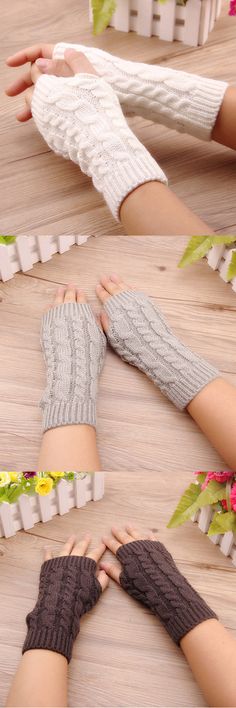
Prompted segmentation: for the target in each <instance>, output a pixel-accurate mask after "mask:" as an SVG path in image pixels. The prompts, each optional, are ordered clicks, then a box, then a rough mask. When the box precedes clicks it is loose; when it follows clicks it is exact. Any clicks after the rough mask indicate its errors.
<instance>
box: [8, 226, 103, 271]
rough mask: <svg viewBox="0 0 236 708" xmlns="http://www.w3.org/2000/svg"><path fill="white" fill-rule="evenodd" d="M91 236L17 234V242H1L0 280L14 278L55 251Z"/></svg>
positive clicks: (59, 251) (46, 259)
mask: <svg viewBox="0 0 236 708" xmlns="http://www.w3.org/2000/svg"><path fill="white" fill-rule="evenodd" d="M88 238H90V236H75V235H73V234H72V235H62V236H17V237H16V241H15V243H12V244H10V245H8V246H5V245H4V244H0V280H3V281H6V280H10V278H13V276H14V275H15V273H17V272H18V271H20V270H22V271H23V272H24V273H25V272H26V271H28V270H31V268H33V266H34V264H35V263H38V262H39V261H40V262H41V263H45V262H46V261H49V260H50V258H52V256H53V255H54V254H55V253H65V251H68V250H69V248H71V246H73V245H74V244H77V245H78V246H80V245H82V244H83V243H86V241H87V240H88Z"/></svg>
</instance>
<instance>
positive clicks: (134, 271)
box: [0, 236, 236, 479]
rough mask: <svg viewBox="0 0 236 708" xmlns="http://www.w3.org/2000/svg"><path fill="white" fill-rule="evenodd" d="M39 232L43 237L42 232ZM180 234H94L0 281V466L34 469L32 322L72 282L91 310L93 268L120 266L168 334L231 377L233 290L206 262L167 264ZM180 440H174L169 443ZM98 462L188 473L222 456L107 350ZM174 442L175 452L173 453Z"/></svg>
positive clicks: (37, 381)
mask: <svg viewBox="0 0 236 708" xmlns="http://www.w3.org/2000/svg"><path fill="white" fill-rule="evenodd" d="M45 238H47V237H46V236H45ZM187 240H188V239H187V238H185V237H178V239H176V238H174V237H166V238H164V237H160V238H158V239H157V238H156V237H155V236H149V237H126V236H120V237H118V236H103V237H99V238H97V239H95V238H91V239H89V240H88V241H87V243H86V244H85V245H83V246H73V247H72V248H71V250H70V251H68V252H67V253H65V254H63V255H59V254H58V255H56V256H54V257H53V259H52V260H50V261H48V262H47V263H45V264H40V263H39V264H37V265H36V266H35V267H34V269H33V270H32V271H29V272H28V273H26V274H22V273H21V274H18V275H16V276H15V278H14V279H13V280H11V281H8V282H7V283H5V284H2V285H1V287H0V296H1V298H2V302H1V303H0V362H1V366H0V430H1V461H0V465H1V468H2V469H4V468H6V469H18V470H20V469H34V467H35V465H36V462H37V456H38V451H39V445H40V438H41V412H40V410H39V407H38V403H39V400H40V397H41V394H42V390H43V388H44V385H45V371H44V364H43V358H42V355H41V351H40V344H39V330H40V319H41V314H42V311H43V309H44V307H45V306H46V305H47V304H48V303H50V301H51V300H52V297H53V293H54V292H55V288H56V286H57V285H58V283H64V284H65V283H67V282H77V283H78V284H79V285H80V286H81V287H83V288H84V289H85V292H86V294H87V295H88V296H89V299H90V302H91V303H92V304H94V306H95V310H96V311H97V312H98V311H99V303H98V300H97V298H96V295H95V292H94V289H95V284H96V282H97V280H98V277H99V274H101V273H102V272H104V271H105V272H106V273H109V272H113V271H114V270H117V272H118V273H119V272H120V273H121V274H122V275H123V277H124V279H126V280H127V282H128V283H134V285H135V286H136V287H137V288H138V289H139V290H140V289H143V290H144V292H146V293H147V294H148V295H150V296H151V297H152V298H153V302H154V303H156V304H159V305H160V307H161V308H162V310H163V312H164V313H165V315H166V316H167V317H168V319H169V321H170V323H171V325H172V326H173V327H174V328H175V331H176V333H177V334H178V335H179V336H180V337H182V338H183V340H184V341H185V342H186V343H187V344H189V345H190V346H191V347H192V348H193V349H194V350H195V351H196V352H197V353H199V354H202V355H203V356H205V357H206V358H207V359H208V360H209V361H211V362H212V363H213V364H216V365H217V366H218V367H219V369H220V370H221V371H222V373H223V374H224V375H226V377H227V378H228V379H229V380H230V381H232V383H236V356H235V311H236V296H235V293H234V292H233V291H232V289H231V287H230V285H226V284H225V283H224V282H223V281H222V280H221V279H220V278H219V275H218V274H217V273H215V272H214V271H212V270H211V269H210V268H209V267H208V265H207V263H206V262H201V263H198V264H195V265H194V266H192V267H189V268H187V269H185V270H181V269H178V268H177V264H178V261H179V259H180V256H181V254H182V253H183V251H184V247H185V244H186V243H187ZM179 440H181V446H180V445H179ZM98 443H99V449H100V453H101V459H102V465H103V469H108V470H128V469H129V470H131V471H133V472H135V470H136V469H137V468H138V469H142V470H146V472H147V474H148V472H149V471H150V470H153V469H157V470H158V472H162V473H164V472H165V473H166V470H168V471H169V472H170V474H171V473H174V474H176V472H177V470H180V469H181V470H182V472H181V474H182V475H183V474H186V479H187V476H188V475H189V470H191V469H194V468H195V469H201V468H202V469H204V468H206V467H208V468H209V469H214V468H215V467H219V466H220V465H222V460H220V458H219V456H218V455H217V453H216V452H215V451H213V450H212V448H211V446H210V444H209V443H208V442H207V441H206V440H205V439H204V436H203V435H202V433H200V432H199V431H198V429H197V427H196V425H195V423H194V422H193V421H192V420H191V419H190V417H189V416H188V415H187V414H186V413H181V412H180V411H177V410H175V408H174V407H173V406H172V404H171V403H170V402H169V401H168V400H167V399H165V398H163V396H162V395H161V393H160V392H159V391H158V390H157V389H156V388H155V387H154V386H153V384H152V383H151V382H150V381H149V380H148V379H147V378H146V377H145V375H144V374H142V373H141V372H139V371H138V370H137V369H135V368H133V367H130V366H129V365H128V364H125V363H124V362H122V361H121V360H120V359H119V357H118V356H117V355H116V354H115V353H114V352H113V351H108V354H107V358H106V363H105V367H104V369H103V372H102V377H101V382H100V387H99V397H98ZM183 449H184V450H185V454H184V459H183Z"/></svg>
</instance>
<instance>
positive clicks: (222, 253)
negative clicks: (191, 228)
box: [207, 240, 236, 292]
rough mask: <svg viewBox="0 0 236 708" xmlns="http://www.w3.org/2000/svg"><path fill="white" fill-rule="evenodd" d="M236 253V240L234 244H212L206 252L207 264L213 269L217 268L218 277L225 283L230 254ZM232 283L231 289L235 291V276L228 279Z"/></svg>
mask: <svg viewBox="0 0 236 708" xmlns="http://www.w3.org/2000/svg"><path fill="white" fill-rule="evenodd" d="M233 253H236V240H235V246H234V245H233V246H227V247H226V246H225V245H224V244H223V245H218V246H213V247H212V248H211V249H210V251H209V252H208V254H207V260H208V264H209V266H210V267H211V268H213V270H218V271H219V274H220V277H221V278H222V279H223V280H224V281H225V283H227V282H228V281H227V272H228V267H229V264H230V263H231V259H232V254H233ZM229 282H230V283H231V285H232V288H233V290H234V291H235V292H236V277H235V278H232V280H231V281H229Z"/></svg>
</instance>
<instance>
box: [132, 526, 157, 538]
mask: <svg viewBox="0 0 236 708" xmlns="http://www.w3.org/2000/svg"><path fill="white" fill-rule="evenodd" d="M126 531H127V532H128V533H129V534H130V536H132V538H133V539H134V540H135V541H145V540H147V539H148V540H149V541H156V537H155V536H154V534H153V533H152V532H151V531H141V530H140V529H138V528H137V526H134V525H133V524H127V526H126Z"/></svg>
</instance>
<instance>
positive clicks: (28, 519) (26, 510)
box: [18, 494, 34, 531]
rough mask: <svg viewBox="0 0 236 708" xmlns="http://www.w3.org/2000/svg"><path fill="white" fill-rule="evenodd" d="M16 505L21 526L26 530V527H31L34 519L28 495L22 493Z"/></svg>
mask: <svg viewBox="0 0 236 708" xmlns="http://www.w3.org/2000/svg"><path fill="white" fill-rule="evenodd" d="M18 505H19V510H20V516H21V521H22V528H23V529H24V530H25V531H27V529H32V527H33V526H34V519H33V513H32V509H31V504H30V497H27V494H22V495H21V496H20V497H19V499H18Z"/></svg>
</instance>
